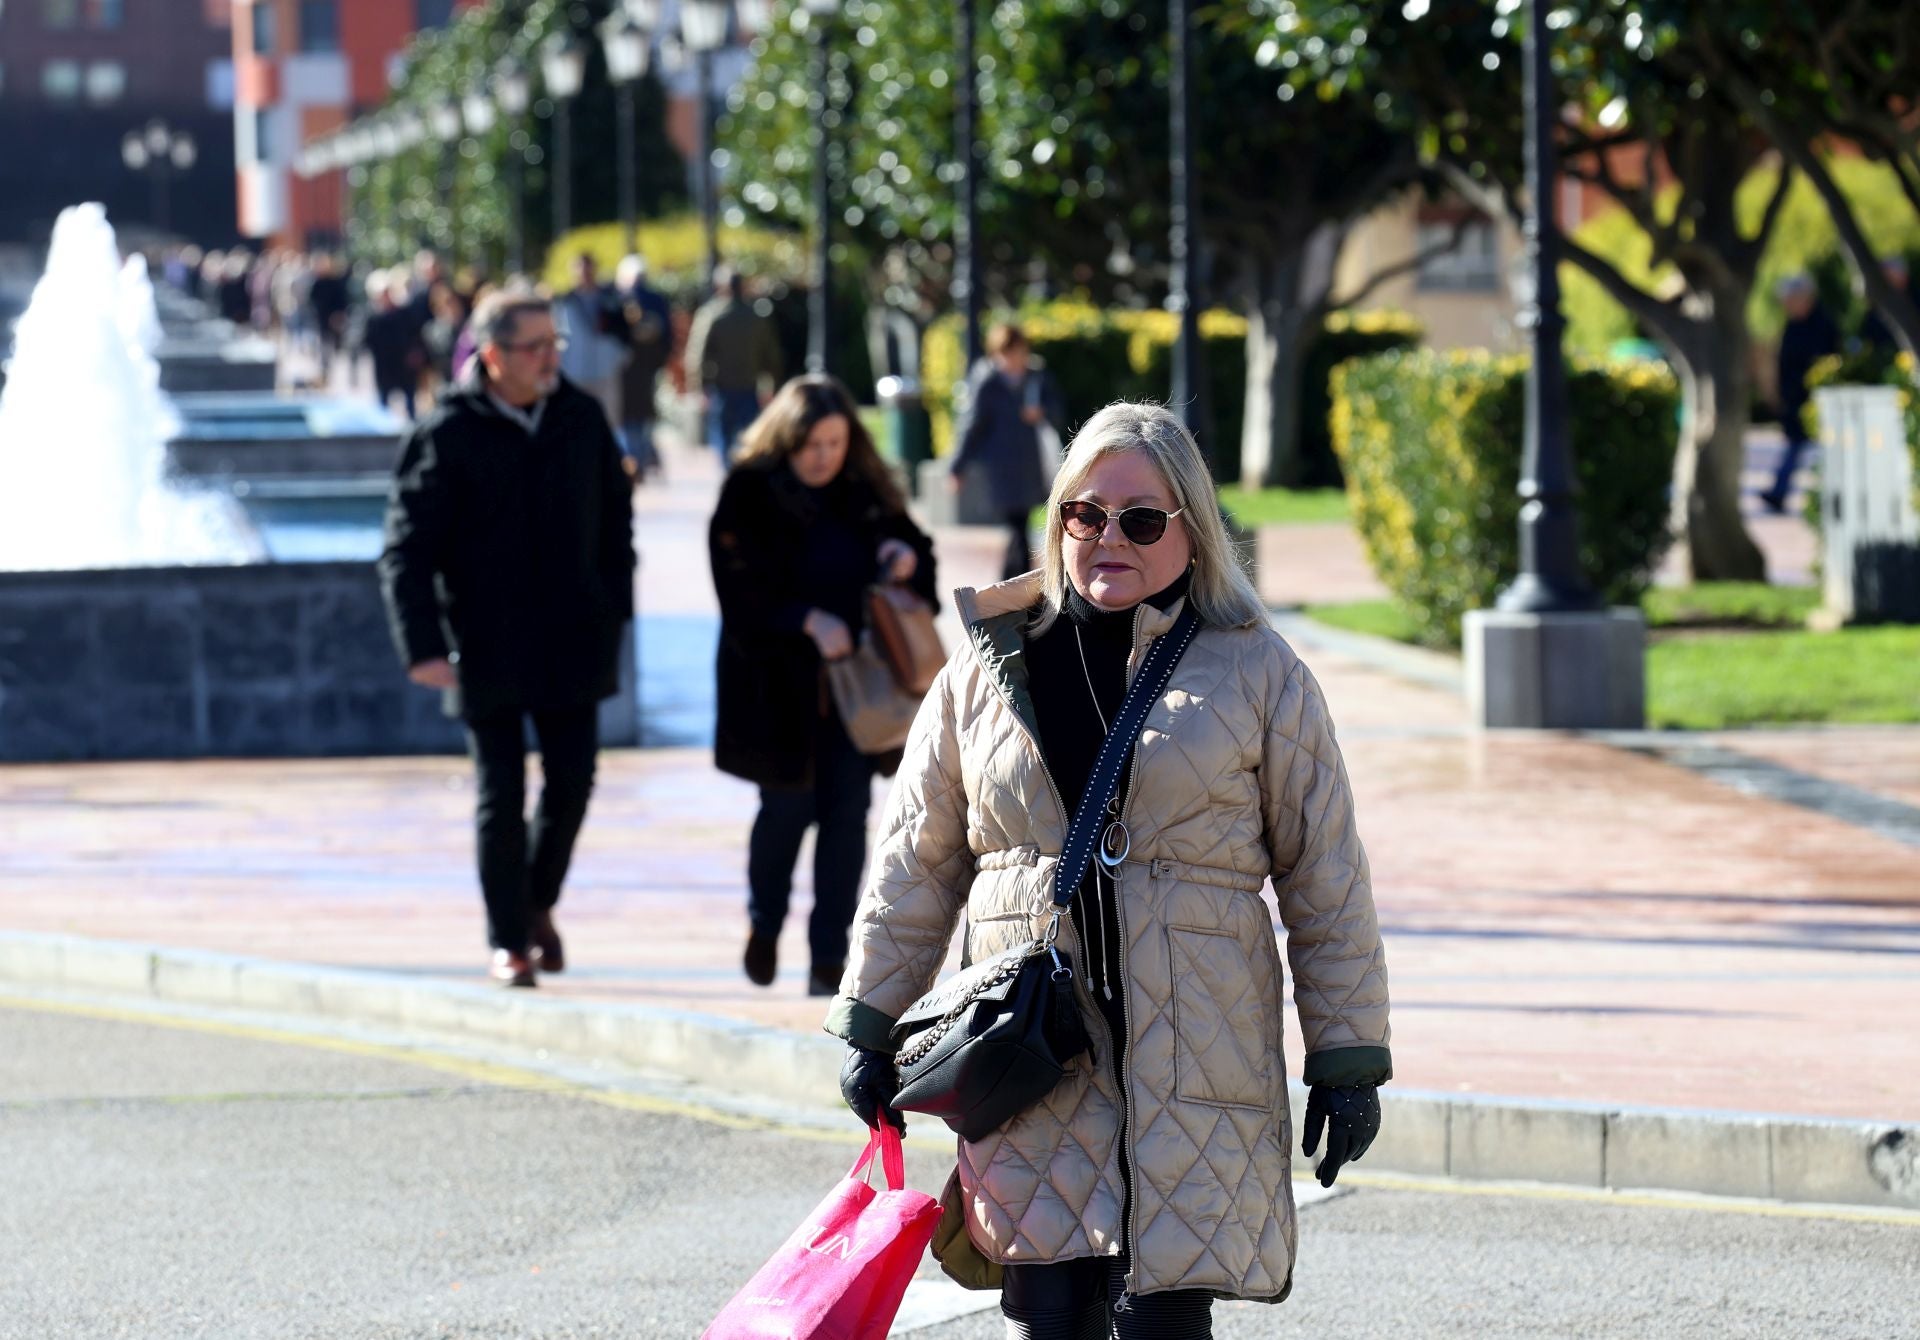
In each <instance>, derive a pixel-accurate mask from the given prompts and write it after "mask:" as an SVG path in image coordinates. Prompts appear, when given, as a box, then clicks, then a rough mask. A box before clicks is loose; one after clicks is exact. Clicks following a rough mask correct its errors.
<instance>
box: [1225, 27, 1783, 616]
mask: <svg viewBox="0 0 1920 1340" xmlns="http://www.w3.org/2000/svg"><path fill="white" fill-rule="evenodd" d="M1260 6H1261V11H1262V12H1263V13H1264V14H1265V16H1266V25H1265V30H1264V33H1263V34H1262V41H1263V42H1264V43H1265V45H1264V46H1263V48H1262V51H1263V54H1265V55H1266V56H1267V58H1268V59H1269V60H1271V61H1273V62H1274V63H1275V64H1277V65H1279V66H1281V67H1282V68H1285V69H1287V70H1288V71H1289V72H1290V73H1291V75H1292V77H1293V78H1294V80H1295V82H1296V84H1297V85H1298V86H1299V87H1301V88H1302V89H1303V90H1311V91H1314V92H1316V93H1319V94H1320V95H1321V96H1346V95H1349V94H1351V93H1352V92H1353V91H1354V90H1355V89H1360V90H1362V91H1364V92H1366V93H1369V94H1371V95H1372V98H1373V105H1374V106H1375V108H1376V109H1377V110H1378V111H1379V113H1380V115H1382V116H1383V117H1384V118H1386V119H1388V120H1389V121H1390V122H1391V123H1393V124H1397V125H1400V126H1403V127H1406V128H1408V129H1410V130H1412V131H1413V132H1414V133H1415V134H1416V135H1418V136H1419V138H1420V143H1421V145H1422V148H1423V151H1424V152H1425V153H1426V155H1427V156H1428V158H1429V160H1430V161H1431V162H1432V163H1434V164H1435V165H1436V166H1437V167H1438V168H1439V169H1441V170H1442V171H1443V172H1444V173H1445V174H1446V176H1447V179H1448V181H1449V182H1450V183H1451V184H1452V185H1453V186H1454V187H1455V188H1456V189H1458V190H1459V191H1460V192H1461V193H1462V194H1464V195H1465V196H1466V197H1467V198H1469V199H1470V200H1472V201H1474V202H1475V203H1476V204H1479V205H1481V206H1482V207H1483V208H1485V209H1487V210H1489V211H1490V212H1498V211H1501V210H1505V211H1506V212H1508V213H1510V214H1516V215H1517V213H1518V206H1519V202H1520V195H1521V190H1522V176H1523V174H1522V164H1521V162H1520V157H1519V146H1520V144H1521V140H1522V136H1521V99H1520V90H1519V86H1518V75H1519V68H1518V67H1519V64H1520V61H1519V50H1518V37H1519V33H1518V29H1519V26H1520V25H1519V23H1518V22H1517V16H1518V14H1519V9H1520V4H1519V0H1367V2H1365V3H1349V2H1347V0H1260ZM1676 6H1677V7H1679V8H1686V7H1687V6H1684V5H1678V4H1677V0H1676ZM1643 8H1644V6H1642V5H1639V4H1637V3H1635V2H1634V0H1580V2H1579V3H1562V4H1556V5H1555V6H1554V9H1553V12H1552V14H1551V15H1550V17H1549V26H1550V28H1551V29H1552V43H1553V52H1552V60H1553V69H1554V72H1555V75H1556V77H1557V79H1558V85H1559V93H1560V96H1561V97H1562V98H1563V99H1564V100H1566V101H1567V102H1569V103H1571V104H1572V105H1573V107H1574V109H1575V110H1574V115H1572V116H1569V117H1567V118H1563V120H1562V122H1561V123H1560V126H1559V138H1560V145H1559V147H1560V153H1561V162H1562V170H1563V171H1564V172H1566V173H1567V174H1568V175H1569V176H1573V177H1576V178H1579V179H1581V180H1583V181H1585V182H1587V183H1589V184H1590V185H1592V186H1594V187H1597V188H1598V189H1599V190H1601V191H1602V192H1604V193H1605V194H1606V195H1607V196H1608V197H1610V198H1611V199H1612V200H1613V201H1614V202H1615V203H1617V204H1618V205H1619V206H1620V208H1621V209H1622V210H1623V211H1624V212H1625V214H1626V215H1627V217H1628V218H1630V219H1631V220H1632V221H1633V223H1634V225H1635V226H1636V228H1637V229H1638V230H1639V232H1640V233H1641V234H1643V235H1644V238H1645V240H1646V254H1645V257H1644V268H1643V270H1642V273H1643V274H1648V275H1651V274H1653V273H1657V272H1659V271H1661V270H1663V269H1668V268H1669V267H1670V273H1672V274H1673V275H1675V276H1677V278H1678V284H1677V291H1672V292H1669V291H1667V290H1666V289H1664V288H1659V287H1654V286H1651V285H1649V284H1647V283H1644V282H1640V283H1636V282H1635V280H1634V278H1632V277H1630V275H1629V274H1628V273H1627V271H1626V269H1624V268H1623V267H1622V265H1621V264H1620V263H1618V261H1617V259H1616V258H1615V257H1612V256H1608V255H1603V254H1600V253H1598V252H1596V251H1593V250H1591V249H1589V248H1588V247H1586V246H1584V245H1582V243H1581V242H1580V240H1579V239H1577V238H1568V239H1567V240H1566V256H1567V259H1568V260H1569V261H1570V262H1571V263H1572V264H1574V265H1576V266H1578V267H1579V268H1580V269H1581V270H1582V271H1584V272H1585V273H1586V274H1587V275H1589V276H1591V277H1592V278H1593V279H1594V280H1595V281H1596V282H1597V283H1598V284H1599V285H1600V286H1601V287H1602V288H1604V289H1605V290H1606V292H1607V293H1608V294H1609V295H1610V296H1611V297H1613V298H1614V299H1615V300H1616V301H1617V302H1619V303H1620V304H1621V305H1622V306H1623V307H1625V308H1626V309H1627V310H1628V311H1629V312H1631V313H1632V314H1633V316H1634V317H1635V318H1636V319H1637V320H1638V321H1639V322H1640V323H1641V324H1642V325H1643V326H1644V327H1645V328H1646V329H1647V330H1648V331H1649V332H1650V333H1651V334H1652V335H1653V337H1654V338H1655V339H1657V340H1658V341H1659V342H1660V344H1661V345H1662V346H1663V347H1664V348H1665V349H1666V350H1667V352H1668V355H1669V357H1670V358H1671V359H1672V361H1673V364H1674V367H1675V369H1676V371H1677V372H1678V373H1679V375H1680V381H1681V390H1682V405H1683V411H1682V416H1683V425H1682V431H1681V440H1680V449H1679V451H1678V452H1677V453H1676V455H1675V462H1674V488H1673V525H1674V530H1675V533H1676V536H1677V537H1678V538H1680V539H1681V540H1682V541H1683V546H1682V553H1683V555H1684V557H1685V559H1686V561H1687V564H1688V566H1689V567H1690V569H1691V574H1692V576H1693V578H1694V579H1696V580H1753V579H1757V578H1759V577H1762V576H1763V575H1764V570H1765V564H1764V559H1763V558H1762V556H1761V554H1760V551H1759V549H1758V548H1757V547H1756V546H1755V545H1754V543H1753V541H1752V538H1751V537H1750V536H1749V535H1748V534H1747V531H1746V528H1745V525H1744V523H1743V522H1742V520H1741V516H1740V473H1741V468H1742V465H1743V461H1744V445H1745V435H1746V429H1747V426H1748V416H1749V405H1750V401H1751V394H1752V387H1751V377H1752V374H1751V347H1752V337H1751V334H1750V332H1749V328H1748V324H1747V317H1746V312H1747V302H1748V297H1749V294H1750V293H1751V292H1752V290H1753V287H1754V279H1755V276H1756V274H1757V273H1758V271H1759V267H1760V263H1761V258H1762V256H1763V254H1764V252H1765V249H1766V245H1767V239H1768V237H1769V235H1770V233H1771V231H1772V229H1773V226H1774V224H1775V222H1776V221H1777V219H1778V218H1779V215H1780V211H1781V209H1782V206H1783V205H1784V203H1785V201H1786V199H1787V195H1788V192H1789V190H1790V188H1791V186H1792V182H1793V177H1794V174H1793V173H1792V172H1783V173H1780V174H1779V175H1778V176H1777V178H1776V181H1775V184H1774V187H1773V189H1772V191H1771V193H1770V194H1769V195H1768V197H1767V199H1766V200H1765V201H1764V203H1763V204H1762V205H1761V207H1760V209H1759V211H1758V214H1757V216H1754V217H1751V222H1750V223H1748V224H1747V225H1745V226H1743V215H1742V211H1741V209H1740V208H1739V193H1740V189H1741V185H1742V183H1743V182H1744V181H1746V180H1747V179H1748V177H1749V175H1750V174H1751V172H1752V171H1753V169H1754V168H1755V167H1756V166H1757V165H1758V164H1759V163H1760V162H1761V161H1762V159H1763V158H1764V157H1765V156H1766V155H1767V151H1768V143H1767V140H1766V137H1765V136H1764V135H1763V134H1762V133H1761V132H1760V128H1759V127H1758V126H1757V125H1756V124H1755V123H1754V121H1753V120H1752V119H1751V118H1750V117H1749V116H1748V114H1747V112H1746V111H1745V109H1744V108H1742V107H1741V106H1739V105H1736V104H1735V103H1734V102H1733V101H1732V100H1731V99H1730V98H1729V96H1728V95H1727V94H1726V93H1725V92H1724V91H1722V90H1721V89H1720V88H1718V87H1717V86H1716V85H1715V84H1714V82H1713V81H1712V80H1711V79H1709V78H1708V77H1707V75H1708V71H1709V69H1710V64H1711V58H1710V54H1709V53H1708V52H1706V51H1704V50H1703V49H1702V48H1701V47H1700V45H1699V43H1698V42H1697V41H1695V40H1694V37H1693V34H1692V32H1691V30H1689V31H1682V30H1680V29H1678V28H1676V29H1674V30H1673V31H1672V32H1671V33H1670V34H1668V35H1667V36H1666V37H1665V38H1664V39H1663V40H1654V35H1653V34H1652V33H1651V31H1650V30H1649V29H1648V27H1647V20H1646V17H1645V15H1644V14H1643V13H1642V12H1641V11H1642V9H1643ZM1694 8H1699V7H1698V6H1695V7H1694ZM1669 179H1670V180H1671V181H1672V182H1673V183H1674V185H1675V186H1676V187H1677V189H1676V190H1672V191H1666V190H1663V189H1662V188H1663V184H1664V183H1665V182H1666V181H1667V180H1669Z"/></svg>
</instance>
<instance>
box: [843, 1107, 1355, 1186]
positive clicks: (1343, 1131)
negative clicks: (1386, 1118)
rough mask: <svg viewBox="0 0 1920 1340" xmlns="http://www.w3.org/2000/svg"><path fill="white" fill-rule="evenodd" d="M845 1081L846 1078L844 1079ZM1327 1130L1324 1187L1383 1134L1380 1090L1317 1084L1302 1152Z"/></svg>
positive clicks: (1310, 1152) (1309, 1151)
mask: <svg viewBox="0 0 1920 1340" xmlns="http://www.w3.org/2000/svg"><path fill="white" fill-rule="evenodd" d="M843 1083H844V1081H843ZM1323 1127H1324V1128H1325V1130H1326V1132H1327V1152H1326V1154H1325V1155H1324V1156H1323V1157H1322V1158H1321V1160H1320V1167H1319V1170H1318V1173H1319V1177H1320V1185H1321V1186H1332V1185H1333V1179H1334V1178H1336V1177H1338V1176H1339V1175H1340V1169H1341V1167H1342V1166H1343V1165H1345V1164H1348V1163H1358V1162H1359V1161H1360V1156H1361V1155H1362V1154H1364V1153H1366V1152H1367V1147H1368V1146H1369V1145H1371V1144H1372V1143H1373V1137H1374V1136H1376V1135H1378V1134H1380V1090H1379V1088H1378V1087H1377V1086H1375V1085H1372V1084H1356V1085H1354V1086H1353V1087H1352V1088H1350V1089H1336V1088H1334V1087H1333V1086H1332V1085H1330V1084H1316V1085H1314V1086H1313V1088H1311V1089H1309V1090H1308V1091H1307V1124H1306V1128H1305V1138H1304V1139H1303V1140H1302V1141H1301V1142H1300V1152H1301V1153H1303V1154H1305V1155H1307V1156H1308V1157H1309V1158H1311V1157H1312V1155H1313V1151H1314V1150H1316V1149H1318V1148H1319V1147H1320V1131H1321V1129H1322V1128H1323Z"/></svg>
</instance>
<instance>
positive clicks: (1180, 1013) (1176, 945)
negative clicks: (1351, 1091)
mask: <svg viewBox="0 0 1920 1340" xmlns="http://www.w3.org/2000/svg"><path fill="white" fill-rule="evenodd" d="M1167 945H1168V950H1169V953H1170V956H1171V966H1172V969H1173V1036H1174V1080H1175V1088H1174V1093H1175V1096H1176V1097H1178V1098H1180V1099H1182V1100H1184V1101H1187V1102H1193V1103H1213V1104H1217V1105H1219V1106H1223V1107H1251V1108H1257V1109H1259V1110H1260V1111H1262V1112H1266V1111H1270V1110H1272V1107H1273V1048H1272V1045H1271V1044H1270V1043H1269V1041H1268V1037H1267V1010H1268V1003H1267V1001H1266V999H1265V995H1264V993H1263V992H1262V991H1261V990H1260V988H1259V985H1258V983H1257V982H1256V980H1255V976H1254V973H1253V966H1252V964H1251V963H1249V962H1248V960H1247V953H1246V951H1245V950H1244V949H1242V948H1241V947H1240V941H1239V939H1238V938H1237V937H1236V936H1235V935H1234V934H1233V933H1232V932H1230V931H1223V930H1201V929H1198V928H1194V927H1187V926H1170V927H1168V928H1167Z"/></svg>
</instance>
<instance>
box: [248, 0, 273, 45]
mask: <svg viewBox="0 0 1920 1340" xmlns="http://www.w3.org/2000/svg"><path fill="white" fill-rule="evenodd" d="M274 37H275V34H274V29H273V0H254V4H253V54H254V55H256V56H271V55H272V54H273V53H274V52H276V51H278V50H279V49H280V44H279V42H277V41H275V40H274Z"/></svg>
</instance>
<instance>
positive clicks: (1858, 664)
mask: <svg viewBox="0 0 1920 1340" xmlns="http://www.w3.org/2000/svg"><path fill="white" fill-rule="evenodd" d="M1819 603H1820V597H1819V593H1818V592H1816V591H1813V590H1810V589H1807V588H1804V587H1769V586H1761V585H1758V584H1752V583H1743V582H1726V583H1709V584H1706V585H1702V586H1694V587H1683V588H1658V589H1655V590H1652V591H1649V592H1648V593H1647V595H1646V598H1645V599H1644V601H1643V602H1642V605H1643V607H1644V608H1645V610H1646V612H1647V622H1648V625H1649V626H1650V627H1651V628H1652V629H1653V630H1654V635H1653V637H1652V638H1651V640H1650V644H1649V646H1648V647H1647V724H1649V725H1651V726H1658V727H1670V728H1675V729H1684V730H1724V729H1727V728H1730V727H1734V726H1751V725H1763V724H1774V723H1781V722H1796V721H1800V722H1856V723H1858V722H1920V628H1846V629H1842V630H1840V631H1839V632H1835V633H1810V632H1806V631H1804V629H1803V627H1802V625H1803V624H1804V622H1805V620H1806V616H1807V613H1808V612H1809V611H1810V610H1812V609H1813V608H1814V607H1816V606H1817V605H1818V604H1819ZM1305 613H1306V614H1307V615H1308V616H1309V617H1311V618H1314V619H1318V620H1319V621H1320V622H1322V623H1325V624H1330V625H1332V626H1333V627H1336V628H1345V629H1349V630H1351V631H1353V632H1357V633H1371V634H1373V635H1374V636H1376V637H1386V638H1392V639H1394V640H1395V641H1397V642H1413V641H1415V640H1416V638H1415V632H1416V625H1415V624H1414V622H1413V620H1412V619H1411V618H1409V617H1408V616H1407V615H1406V613H1404V612H1403V611H1402V610H1401V609H1400V607H1399V606H1398V605H1396V604H1395V603H1394V602H1392V601H1390V600H1360V601H1353V602H1350V603H1347V604H1339V605H1309V606H1308V607H1307V608H1306V610H1305Z"/></svg>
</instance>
